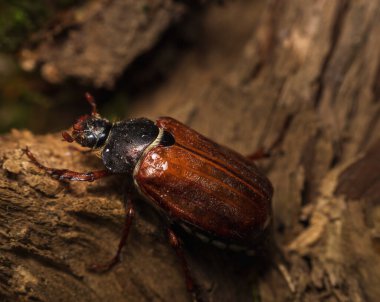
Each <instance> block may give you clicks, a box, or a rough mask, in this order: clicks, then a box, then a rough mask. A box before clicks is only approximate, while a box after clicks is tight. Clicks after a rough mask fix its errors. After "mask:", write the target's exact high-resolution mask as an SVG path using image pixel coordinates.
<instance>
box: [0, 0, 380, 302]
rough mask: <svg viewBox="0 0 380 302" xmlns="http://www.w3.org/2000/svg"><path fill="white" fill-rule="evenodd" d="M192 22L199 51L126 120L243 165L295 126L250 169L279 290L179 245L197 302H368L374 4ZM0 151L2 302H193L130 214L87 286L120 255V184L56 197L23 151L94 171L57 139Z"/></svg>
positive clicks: (379, 30) (374, 161)
mask: <svg viewBox="0 0 380 302" xmlns="http://www.w3.org/2000/svg"><path fill="white" fill-rule="evenodd" d="M197 22H199V24H198V25H199V28H200V29H201V30H200V31H199V32H198V37H197V39H196V43H195V45H194V46H193V47H192V48H191V49H190V50H188V51H186V52H182V53H181V56H180V57H179V58H178V61H177V63H176V64H175V65H173V66H171V67H170V68H169V69H168V70H167V73H166V74H167V78H166V80H165V81H164V82H162V83H160V84H159V85H157V86H155V87H154V89H151V90H149V91H146V92H145V93H140V94H138V95H136V96H135V99H134V103H133V104H134V105H133V108H132V110H131V112H132V113H133V115H134V116H147V117H150V118H154V117H155V116H159V115H170V116H173V117H174V118H177V119H178V120H180V121H182V122H184V123H186V124H188V125H190V126H192V127H193V128H195V129H196V130H198V131H199V132H201V133H203V134H205V135H206V136H208V137H210V138H212V139H213V140H215V141H217V142H219V143H222V144H224V145H227V146H229V147H231V148H233V149H235V150H237V151H239V152H241V153H243V154H249V153H252V152H253V151H255V149H257V148H258V147H261V146H264V147H265V146H269V145H270V144H271V143H272V142H273V141H274V140H275V139H276V137H277V136H278V133H279V132H281V129H282V127H283V124H284V122H285V120H286V119H288V118H289V117H290V118H291V124H290V126H289V128H288V129H287V131H286V133H285V136H284V139H283V141H282V144H281V152H279V153H278V154H275V155H274V156H273V157H272V158H270V159H268V160H264V161H262V162H261V163H259V164H260V166H261V168H262V169H263V170H264V171H265V172H266V173H267V175H268V177H269V178H270V179H271V181H272V183H273V186H274V189H275V195H274V198H273V211H274V215H275V217H274V230H275V238H276V241H277V243H278V245H279V246H280V248H281V250H282V252H283V253H284V255H285V259H286V266H287V267H288V271H289V276H290V277H291V280H288V284H286V282H285V280H284V276H283V275H282V274H280V273H279V272H278V270H276V268H275V267H273V268H271V269H269V270H268V271H266V273H265V274H263V275H259V277H257V275H255V274H253V273H252V272H255V267H254V264H253V263H252V261H251V260H250V259H247V258H244V257H242V256H241V255H236V254H231V253H229V252H227V251H222V250H217V249H215V248H213V247H209V246H207V245H204V244H202V243H199V242H198V241H197V240H195V239H192V238H184V243H185V249H186V255H187V256H188V258H189V259H190V267H191V269H192V271H193V272H194V274H195V275H196V277H197V280H198V281H199V282H200V285H201V287H202V289H203V294H204V296H205V297H206V298H207V299H208V300H210V301H252V300H253V299H254V297H257V296H260V297H261V301H288V300H290V301H294V300H296V301H377V299H378V297H379V295H380V289H379V287H378V284H379V282H380V264H379V263H380V261H379V260H380V244H379V242H380V241H379V238H380V235H379V234H380V214H379V213H380V204H379V200H380V172H379V171H380V156H379V154H380V140H379V139H380V123H379V117H380V2H379V1H360V0H359V1H356V0H355V1H353V0H351V1H349V0H344V1H327V0H321V1H310V2H308V3H307V4H305V2H304V1H286V2H284V1H270V2H267V3H263V2H255V1H248V0H247V1H243V0H242V1H236V2H233V3H229V2H227V3H226V4H225V5H224V6H214V7H212V8H210V9H209V10H208V11H207V12H206V13H204V14H202V15H201V18H199V21H197ZM78 64H79V63H78ZM1 144H2V148H1V150H0V160H1V164H2V165H1V167H2V168H1V175H2V177H1V180H0V183H1V186H0V217H1V224H0V236H1V246H0V250H1V254H0V280H1V282H0V297H1V298H2V299H3V300H14V299H16V298H17V299H19V300H33V299H34V300H38V301H56V300H60V301H72V300H79V301H108V300H110V301H189V299H190V298H189V296H188V294H187V292H186V289H185V286H184V281H183V276H182V272H181V270H180V266H179V263H178V260H177V259H176V258H175V255H174V252H173V251H172V250H171V249H170V247H169V246H168V245H167V243H166V238H165V236H164V235H163V234H164V232H163V228H162V224H161V222H160V219H159V218H158V217H157V216H156V214H155V212H154V211H153V210H152V209H150V207H149V206H146V205H145V204H144V203H142V202H141V203H138V209H137V212H138V214H137V217H136V219H135V220H134V225H133V228H132V231H131V234H130V238H129V239H128V243H127V248H126V249H125V251H124V253H123V255H124V261H123V262H122V263H121V264H120V265H119V266H118V267H117V268H115V269H114V270H112V271H111V272H110V273H107V274H102V275H96V274H92V273H89V272H87V271H86V266H87V265H88V264H91V263H94V262H99V261H100V262H102V261H103V260H106V259H108V258H109V257H111V256H112V255H113V252H114V251H115V248H116V246H117V240H118V235H119V232H120V230H121V229H122V224H123V207H122V195H123V180H122V179H120V177H119V178H118V177H111V178H109V179H106V180H101V181H99V182H96V183H91V184H83V183H71V184H70V185H67V184H64V183H60V182H58V181H56V180H52V179H51V178H49V177H48V176H47V175H45V174H44V173H43V172H42V171H41V170H39V169H38V168H36V167H35V166H34V165H33V164H31V163H30V162H29V161H28V159H27V158H26V157H25V156H24V155H23V153H22V151H21V148H23V147H25V146H26V145H28V146H29V147H30V148H31V150H32V151H33V152H34V154H35V155H36V157H37V158H38V159H40V160H41V161H42V162H43V163H45V164H46V165H48V166H52V167H59V168H63V167H64V168H68V169H73V170H80V171H83V170H89V169H96V168H99V167H101V165H100V166H99V161H98V160H96V158H94V157H91V156H89V155H85V154H81V153H78V152H77V151H75V150H72V149H70V148H68V146H67V144H65V143H64V142H61V141H60V138H59V135H46V136H34V135H32V134H31V133H29V132H27V131H13V132H12V133H10V134H8V135H5V136H3V137H2V138H1ZM284 263H285V262H284ZM289 286H290V287H292V286H294V287H295V292H294V293H292V292H291V291H290V290H289Z"/></svg>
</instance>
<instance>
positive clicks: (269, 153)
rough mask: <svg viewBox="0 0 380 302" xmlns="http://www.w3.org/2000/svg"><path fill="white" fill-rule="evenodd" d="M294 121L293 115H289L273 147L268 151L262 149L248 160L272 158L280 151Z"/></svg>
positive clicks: (249, 156)
mask: <svg viewBox="0 0 380 302" xmlns="http://www.w3.org/2000/svg"><path fill="white" fill-rule="evenodd" d="M292 120H293V115H288V116H287V117H286V119H285V122H284V125H283V126H282V129H281V131H280V133H279V134H278V136H277V138H276V140H275V141H274V142H273V143H272V145H271V146H269V148H268V149H266V150H265V149H264V148H260V149H259V150H257V151H256V152H255V153H253V154H250V155H248V156H247V158H248V159H250V160H258V159H262V158H268V157H271V156H272V155H273V153H274V151H275V150H276V149H278V148H279V147H280V145H281V143H282V142H283V140H284V137H285V134H286V131H287V130H288V129H289V127H290V124H291V122H292Z"/></svg>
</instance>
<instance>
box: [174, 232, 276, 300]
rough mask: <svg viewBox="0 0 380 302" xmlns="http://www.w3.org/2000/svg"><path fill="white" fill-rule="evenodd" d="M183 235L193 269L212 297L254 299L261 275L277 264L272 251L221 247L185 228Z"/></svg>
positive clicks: (219, 298) (217, 298) (204, 293)
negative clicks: (249, 252)
mask: <svg viewBox="0 0 380 302" xmlns="http://www.w3.org/2000/svg"><path fill="white" fill-rule="evenodd" d="M180 236H181V238H182V239H183V242H184V249H185V253H186V256H187V259H188V261H189V267H190V270H191V271H192V272H193V274H194V276H195V278H196V281H197V282H198V283H199V285H200V288H201V290H202V292H203V295H205V296H207V297H208V299H209V300H211V301H252V298H253V297H252V293H253V292H258V289H257V288H258V282H259V280H260V278H263V277H264V275H265V274H266V273H267V272H269V271H270V270H271V268H273V265H272V261H271V257H269V256H268V255H269V254H268V255H266V254H265V253H260V255H255V256H248V255H246V254H245V253H243V252H234V251H230V250H223V249H220V248H217V247H215V246H213V245H211V244H208V243H204V242H202V241H201V240H199V239H198V238H195V237H193V236H191V235H189V234H187V233H185V232H180ZM256 289H257V290H256Z"/></svg>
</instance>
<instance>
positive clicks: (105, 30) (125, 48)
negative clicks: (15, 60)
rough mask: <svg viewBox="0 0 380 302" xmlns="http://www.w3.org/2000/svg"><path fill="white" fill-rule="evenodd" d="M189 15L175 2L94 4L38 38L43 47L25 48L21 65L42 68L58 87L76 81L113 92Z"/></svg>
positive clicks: (74, 12)
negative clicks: (129, 70)
mask: <svg viewBox="0 0 380 302" xmlns="http://www.w3.org/2000/svg"><path fill="white" fill-rule="evenodd" d="M185 11H186V7H185V6H184V5H182V4H180V3H177V2H175V1H171V0H155V1H133V0H129V1H125V0H124V1H114V0H100V1H88V2H87V3H86V4H85V5H84V6H83V7H82V8H79V9H78V8H75V9H73V10H72V11H70V12H67V13H65V14H64V15H62V16H61V17H60V19H59V20H56V22H55V24H52V25H51V26H50V27H49V28H48V29H45V30H44V31H42V32H41V33H39V35H36V36H35V41H34V43H35V44H37V46H35V49H33V48H31V47H29V48H26V49H24V50H23V52H22V57H21V59H22V61H21V66H22V67H24V69H26V70H30V69H34V68H35V67H37V65H41V74H42V76H43V77H44V78H45V79H46V80H47V81H49V82H52V83H59V82H62V81H63V80H64V79H66V78H67V77H75V78H77V79H79V80H81V81H83V82H84V83H87V84H89V83H91V84H93V85H94V86H96V87H108V88H110V87H112V86H113V85H114V84H115V81H116V79H117V77H119V76H120V75H121V74H122V72H123V71H124V69H125V67H126V66H128V65H129V64H130V63H131V62H132V61H133V60H134V59H136V57H137V56H139V55H141V54H143V53H144V52H146V51H147V50H149V49H150V48H151V47H152V46H153V45H154V44H155V43H157V41H158V40H159V38H160V35H161V34H162V33H163V32H164V31H165V30H166V29H167V28H168V27H169V26H170V25H171V24H172V23H175V21H178V20H180V19H181V16H182V15H183V14H184V13H185Z"/></svg>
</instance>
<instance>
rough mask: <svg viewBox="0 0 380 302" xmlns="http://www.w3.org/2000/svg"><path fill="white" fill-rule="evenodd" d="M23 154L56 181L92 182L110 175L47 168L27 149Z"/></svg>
mask: <svg viewBox="0 0 380 302" xmlns="http://www.w3.org/2000/svg"><path fill="white" fill-rule="evenodd" d="M23 151H24V152H25V154H26V155H27V156H28V157H29V159H30V160H31V162H32V163H33V164H35V165H36V166H37V167H39V168H40V169H42V170H44V171H45V172H46V173H48V174H49V175H50V176H51V177H53V178H55V179H58V180H70V181H90V182H91V181H94V180H97V179H100V178H103V177H106V176H109V175H111V174H112V173H111V172H110V171H108V170H98V171H90V172H85V173H81V172H75V171H71V170H67V169H54V168H49V167H46V166H44V165H43V164H41V163H40V162H39V161H38V160H37V159H36V158H35V157H34V155H33V153H32V152H30V150H29V148H28V147H26V148H25V149H23Z"/></svg>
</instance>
